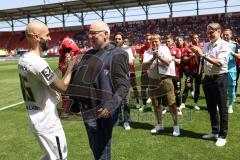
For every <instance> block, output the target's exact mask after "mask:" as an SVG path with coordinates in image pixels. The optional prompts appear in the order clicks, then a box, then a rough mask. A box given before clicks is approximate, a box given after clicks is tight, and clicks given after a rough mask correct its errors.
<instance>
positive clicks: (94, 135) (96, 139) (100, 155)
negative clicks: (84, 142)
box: [84, 116, 117, 160]
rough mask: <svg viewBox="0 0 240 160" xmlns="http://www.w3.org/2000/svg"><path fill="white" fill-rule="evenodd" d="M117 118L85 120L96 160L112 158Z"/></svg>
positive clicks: (109, 159)
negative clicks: (112, 142) (112, 140)
mask: <svg viewBox="0 0 240 160" xmlns="http://www.w3.org/2000/svg"><path fill="white" fill-rule="evenodd" d="M116 120H117V118H115V116H114V117H113V118H112V117H110V118H99V119H90V120H86V121H84V124H85V127H86V130H87V134H88V140H89V145H90V147H91V150H92V152H93V155H94V158H95V160H111V139H112V130H113V126H114V124H115V122H116Z"/></svg>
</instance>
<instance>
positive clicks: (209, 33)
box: [207, 30, 216, 35]
mask: <svg viewBox="0 0 240 160" xmlns="http://www.w3.org/2000/svg"><path fill="white" fill-rule="evenodd" d="M215 32H216V31H214V30H211V31H208V32H207V34H208V35H212V34H213V33H215Z"/></svg>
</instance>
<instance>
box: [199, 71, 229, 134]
mask: <svg viewBox="0 0 240 160" xmlns="http://www.w3.org/2000/svg"><path fill="white" fill-rule="evenodd" d="M227 86H228V77H227V74H220V75H215V76H205V78H204V81H203V91H204V94H205V98H206V103H207V109H208V113H209V115H210V120H211V126H212V133H214V134H218V135H219V137H221V138H226V136H227V131H228V110H227ZM217 106H218V108H219V113H218V111H217ZM219 117H220V119H219ZM219 123H220V125H219Z"/></svg>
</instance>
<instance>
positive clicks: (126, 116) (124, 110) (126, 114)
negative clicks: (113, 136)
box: [119, 92, 130, 122]
mask: <svg viewBox="0 0 240 160" xmlns="http://www.w3.org/2000/svg"><path fill="white" fill-rule="evenodd" d="M122 120H123V121H124V122H129V121H130V92H129V93H128V95H127V96H126V98H124V99H123V101H122V105H120V107H119V121H120V122H122Z"/></svg>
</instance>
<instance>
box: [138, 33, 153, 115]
mask: <svg viewBox="0 0 240 160" xmlns="http://www.w3.org/2000/svg"><path fill="white" fill-rule="evenodd" d="M149 48H151V34H149V33H147V34H146V35H145V44H144V46H142V47H141V48H140V49H139V51H138V52H139V62H140V63H141V64H142V62H143V57H144V54H145V52H146V51H147V50H148V49H149ZM148 82H149V78H148V74H147V68H144V65H142V72H141V97H142V103H143V105H142V107H141V108H139V111H142V112H143V111H144V110H145V108H146V105H147V102H149V103H151V99H150V98H149V100H148V95H147V89H148Z"/></svg>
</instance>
